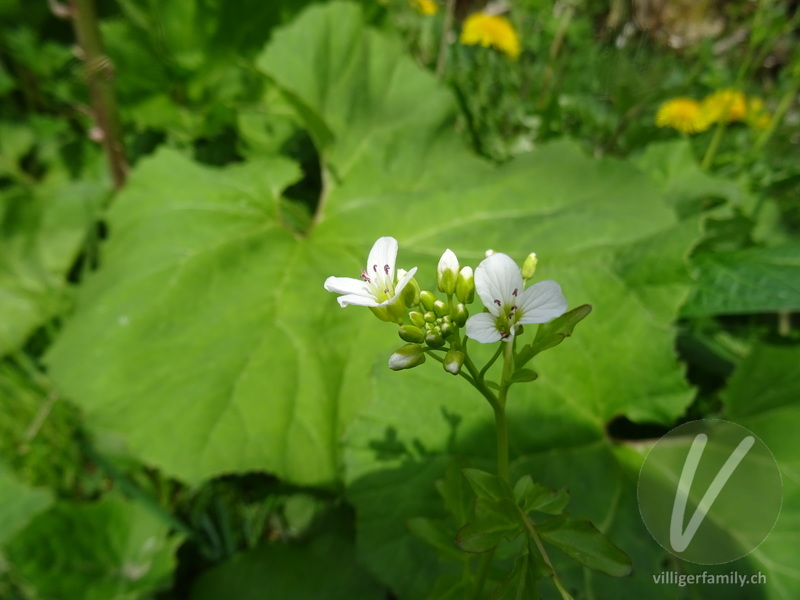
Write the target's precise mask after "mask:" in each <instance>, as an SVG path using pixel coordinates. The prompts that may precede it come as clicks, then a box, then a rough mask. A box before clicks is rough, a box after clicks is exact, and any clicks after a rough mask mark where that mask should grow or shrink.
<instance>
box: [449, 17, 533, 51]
mask: <svg viewBox="0 0 800 600" xmlns="http://www.w3.org/2000/svg"><path fill="white" fill-rule="evenodd" d="M459 41H460V42H461V43H462V44H464V45H467V46H483V47H484V48H489V47H492V48H495V49H496V50H499V51H500V52H502V53H503V54H505V55H506V56H508V58H510V59H512V60H515V59H517V58H518V57H519V54H520V44H519V37H517V32H516V31H515V30H514V27H513V25H511V23H510V22H509V20H508V19H506V18H505V17H501V16H500V15H493V14H490V13H486V12H477V13H473V14H471V15H470V16H468V17H467V19H466V20H465V21H464V26H463V28H462V30H461V37H460V38H459Z"/></svg>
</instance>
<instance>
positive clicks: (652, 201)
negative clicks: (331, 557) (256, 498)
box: [49, 3, 696, 483]
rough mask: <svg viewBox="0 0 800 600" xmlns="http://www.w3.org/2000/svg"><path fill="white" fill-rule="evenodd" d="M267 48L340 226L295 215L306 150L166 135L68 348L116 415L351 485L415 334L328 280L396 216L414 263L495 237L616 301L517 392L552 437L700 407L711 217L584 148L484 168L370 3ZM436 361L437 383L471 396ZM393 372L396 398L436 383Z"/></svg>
mask: <svg viewBox="0 0 800 600" xmlns="http://www.w3.org/2000/svg"><path fill="white" fill-rule="evenodd" d="M317 59H319V60H320V61H322V62H321V63H318V62H317ZM323 59H324V60H323ZM287 61H288V62H287ZM259 64H260V65H261V66H262V68H264V69H265V70H266V71H267V72H268V73H269V74H270V76H271V77H272V78H273V79H274V80H275V81H276V82H277V83H278V84H279V85H281V86H282V87H284V88H285V89H286V90H288V91H289V92H290V93H291V95H292V97H293V99H294V100H293V101H294V103H295V105H296V106H297V107H298V110H299V111H300V116H301V117H302V118H303V119H304V120H305V122H306V123H307V127H308V128H309V129H310V130H311V131H312V132H315V136H316V138H317V139H318V141H319V144H320V151H321V153H322V155H323V158H324V160H325V166H326V168H329V169H330V170H331V171H332V172H333V173H334V174H333V176H332V177H331V178H330V179H329V180H327V181H326V188H325V190H324V196H323V207H322V209H321V212H320V214H319V216H318V218H317V225H316V227H315V228H314V229H313V230H312V231H311V232H310V233H309V235H308V236H306V237H305V238H302V239H299V238H297V237H295V236H294V235H293V234H292V233H290V232H289V231H288V230H286V229H285V228H283V227H282V226H281V224H280V222H279V220H278V218H277V213H278V211H277V210H276V205H277V202H278V201H279V197H280V193H281V190H283V189H284V188H285V187H286V186H287V185H288V184H290V183H292V182H293V181H294V180H295V179H296V178H297V177H298V170H297V168H296V167H294V166H293V165H292V164H291V163H289V162H287V161H285V160H281V159H269V160H267V159H265V160H263V161H259V162H253V163H248V164H245V165H243V166H237V167H232V168H228V169H225V170H217V169H212V168H208V167H201V166H198V165H196V164H193V163H191V162H190V161H188V160H186V159H184V158H181V157H180V156H178V155H176V154H174V153H170V152H167V151H163V152H161V153H159V154H157V155H156V156H155V157H153V158H150V159H148V160H144V161H142V163H141V165H140V166H139V167H138V168H137V170H136V171H135V172H134V173H133V174H132V176H131V179H130V182H129V185H128V187H127V188H126V190H125V192H124V193H123V194H122V195H120V197H119V198H118V199H117V201H116V203H115V206H114V208H113V209H112V210H111V212H110V214H109V217H108V221H109V227H110V231H111V237H110V241H109V243H108V244H107V246H106V248H105V252H104V256H103V267H102V268H101V269H100V271H99V272H98V273H97V274H96V275H95V276H94V277H92V278H90V280H89V281H87V283H86V285H85V286H83V288H82V289H81V291H80V297H79V308H78V311H77V313H76V314H75V316H74V317H73V318H72V320H71V322H70V323H69V324H68V326H67V327H66V329H65V331H64V333H63V335H62V337H61V339H60V340H59V341H58V343H57V344H56V346H55V347H54V348H53V350H52V352H51V354H50V356H49V363H50V365H51V370H52V373H53V376H54V378H55V379H56V380H57V381H58V382H59V383H60V385H61V386H62V387H63V388H64V390H65V392H66V393H67V394H68V395H69V396H70V397H72V398H74V399H75V401H76V402H78V403H79V404H80V405H81V406H82V407H83V408H84V409H85V410H86V414H87V418H88V420H89V422H90V424H91V425H92V426H94V427H98V428H104V429H111V430H114V431H117V432H119V433H121V434H123V435H124V436H125V437H126V439H127V441H128V443H129V445H130V449H131V450H132V451H133V452H134V453H136V454H137V455H138V456H140V457H141V458H142V459H143V460H145V461H147V462H150V463H153V464H156V465H158V466H160V467H162V468H163V469H164V470H166V471H167V472H168V473H169V474H172V475H176V476H178V477H181V478H184V479H187V480H190V481H197V480H199V479H202V478H204V477H208V476H211V475H213V474H217V473H221V472H226V471H244V470H249V469H267V470H270V471H272V472H274V473H277V474H278V475H280V476H282V477H285V478H287V479H290V480H292V481H295V482H302V483H325V482H331V481H333V480H334V479H335V478H336V477H337V473H338V467H339V464H340V459H339V447H338V443H339V439H340V437H341V434H342V432H343V431H344V429H345V427H346V426H347V425H348V424H349V423H350V422H351V421H352V418H353V415H354V414H355V413H356V412H358V411H359V410H360V409H361V408H362V407H364V406H365V405H366V404H368V403H369V402H370V401H372V400H374V399H375V398H376V397H377V398H381V396H383V395H384V394H385V391H383V390H380V389H375V390H374V391H373V388H371V387H370V383H369V374H370V370H371V369H372V366H373V364H374V361H375V357H376V356H381V357H382V358H380V359H379V362H381V363H382V362H383V361H385V360H386V357H388V353H389V352H390V350H391V349H392V347H393V345H394V344H395V343H396V342H393V341H392V339H394V338H393V334H392V332H391V329H390V328H389V327H388V326H386V325H383V324H380V323H378V322H377V321H375V320H374V318H373V317H372V315H371V314H369V312H367V311H359V310H358V309H357V308H348V309H346V310H341V309H340V308H338V306H337V305H336V303H335V302H334V298H333V297H332V296H331V295H329V294H327V293H326V292H324V291H323V290H322V282H323V281H324V279H325V277H326V276H328V275H332V274H336V275H346V274H353V275H355V274H357V273H358V270H359V269H360V268H361V267H362V266H363V265H362V261H363V259H364V257H365V256H366V253H367V251H368V249H369V247H370V245H371V244H372V242H373V241H374V240H375V239H376V238H377V237H378V236H380V235H384V234H391V235H394V236H395V237H397V238H398V239H399V240H400V244H401V248H402V250H401V256H400V266H405V267H410V266H413V264H418V265H420V266H421V267H423V268H424V270H423V271H421V272H420V281H421V282H422V283H423V284H424V285H428V284H430V283H431V282H432V280H433V266H434V265H435V261H436V260H438V256H439V254H440V253H441V252H442V251H443V249H444V248H445V247H447V246H450V247H451V248H453V249H454V250H456V251H457V252H458V253H459V256H460V257H461V258H462V262H467V261H468V262H471V263H472V264H473V265H475V264H476V263H477V262H478V260H479V259H480V257H482V255H483V250H484V249H485V248H487V247H494V248H496V249H498V250H500V249H502V250H504V251H506V252H510V253H512V254H513V255H515V256H518V257H521V256H524V255H526V254H527V253H528V252H530V251H531V250H533V249H535V250H536V251H537V252H538V253H539V254H540V256H541V257H542V262H541V265H542V266H541V267H540V272H541V275H542V277H543V278H547V277H555V278H557V279H558V280H559V281H560V282H561V283H562V285H563V287H564V290H565V293H566V294H567V297H568V298H569V300H570V303H571V304H573V305H576V306H577V305H578V304H581V303H583V302H591V303H592V304H593V305H594V307H595V311H594V312H593V314H592V316H591V318H590V319H587V321H586V325H585V326H583V325H582V328H583V329H582V331H581V335H580V336H576V337H574V338H573V339H571V340H570V341H569V343H568V344H565V345H564V347H565V348H566V351H564V352H558V353H557V352H555V351H554V352H553V353H552V354H554V355H556V354H557V358H550V357H549V356H547V355H542V356H541V357H539V358H537V360H536V361H535V362H536V368H537V371H539V372H540V373H541V375H542V377H541V380H540V383H538V384H537V386H536V388H535V389H536V390H537V391H536V392H535V394H536V396H533V395H530V393H529V392H523V393H521V394H520V396H519V399H518V402H516V408H513V410H518V411H521V415H522V416H519V417H516V416H515V418H514V421H513V422H514V423H515V425H514V429H515V431H514V436H515V437H518V438H520V439H526V440H527V442H526V444H527V445H528V446H530V447H533V448H547V447H549V446H550V445H551V444H553V443H554V442H556V441H558V443H559V444H562V445H570V444H572V443H575V442H576V441H584V442H585V441H587V440H594V439H597V438H598V437H599V436H601V435H602V428H603V425H604V423H605V421H606V420H608V419H609V418H611V417H612V416H614V415H616V414H627V415H628V416H629V417H630V418H632V419H636V420H656V421H662V422H668V421H669V420H671V419H672V418H674V417H675V416H677V415H678V414H680V413H681V412H682V410H683V407H684V406H685V405H686V403H687V402H688V401H689V398H690V396H689V390H688V388H687V386H686V384H685V383H684V381H683V379H682V377H681V369H680V367H679V365H678V363H677V361H676V359H675V356H674V353H673V351H672V347H671V346H672V337H673V334H672V332H671V331H670V326H669V323H670V322H671V320H672V318H673V317H674V314H675V311H676V309H677V306H678V305H679V304H680V303H681V302H682V300H683V297H684V296H685V294H686V289H687V287H686V273H685V268H684V266H683V256H684V254H685V252H686V249H687V247H688V246H689V245H690V243H691V241H692V240H693V238H694V237H695V235H696V234H695V227H694V225H693V224H691V223H688V224H685V225H678V224H676V219H675V218H674V216H673V213H672V211H671V210H670V209H669V208H668V207H666V206H665V205H664V204H663V203H662V202H661V200H660V197H659V195H658V194H657V193H656V192H655V191H654V190H653V188H652V186H651V185H650V183H649V181H648V179H647V178H645V177H644V176H642V175H641V174H639V173H638V172H637V171H636V170H635V169H633V168H631V167H630V166H628V165H625V164H624V163H620V162H615V161H593V160H590V159H588V158H585V157H584V156H582V155H581V154H580V152H579V151H578V150H577V149H575V148H574V147H572V146H570V145H557V146H552V147H548V148H543V149H541V150H540V151H537V152H536V153H533V154H531V155H529V156H526V157H524V158H523V159H520V160H518V161H516V162H514V163H511V164H509V165H507V166H505V167H502V168H495V167H492V166H490V165H487V164H484V163H483V162H481V161H479V160H478V159H476V158H475V157H473V156H472V155H471V154H470V153H469V152H468V151H467V150H466V149H465V148H464V147H463V146H462V145H461V144H460V142H459V140H458V137H457V136H456V134H455V133H454V132H453V131H452V130H451V128H450V117H451V115H452V113H453V106H454V105H453V102H452V100H451V99H450V97H449V96H448V95H447V94H446V93H445V92H444V91H443V90H442V89H440V88H439V86H438V84H437V83H436V82H435V81H434V80H433V79H432V78H431V77H430V76H428V75H426V74H423V73H420V72H419V71H418V70H417V69H416V67H414V66H413V64H412V63H411V61H410V60H409V59H407V58H405V57H404V56H403V55H402V52H401V49H400V46H399V43H398V42H396V41H395V40H393V39H387V38H386V37H385V36H384V35H382V34H378V33H375V32H372V31H370V30H369V29H367V28H366V27H365V26H364V23H363V21H362V19H361V16H360V13H359V11H358V9H357V8H356V7H354V6H351V5H346V4H336V3H334V4H332V5H330V6H327V7H324V8H315V9H312V10H309V11H308V12H307V13H305V15H304V16H303V17H302V18H301V19H299V20H298V21H297V23H296V24H294V25H291V26H289V27H287V28H286V29H285V30H283V31H279V32H276V33H275V35H274V42H273V43H272V44H271V45H270V46H269V47H268V49H267V51H266V52H265V54H264V55H263V56H262V58H261V59H260V61H259ZM303 65H305V66H303ZM326 69H327V70H326ZM310 71H313V77H312V75H311V74H309V72H310ZM409 90H412V92H413V93H410V92H409ZM426 272H427V274H426ZM560 350H561V348H559V351H560ZM629 364H635V365H636V372H635V374H634V376H633V377H628V376H627V375H626V376H624V377H623V376H622V373H623V372H626V369H627V365H629ZM427 372H429V373H433V372H432V371H427ZM562 372H567V373H569V374H570V375H569V376H568V377H562V376H560V373H562ZM435 374H436V376H437V378H436V384H435V385H434V386H433V387H431V389H430V391H429V392H428V391H426V392H425V394H426V395H427V394H428V393H431V394H433V395H434V396H436V395H437V394H441V393H444V394H452V393H461V389H460V388H456V387H454V385H455V383H456V382H455V381H446V382H442V381H441V380H442V378H441V377H438V375H439V374H438V373H435ZM391 381H392V383H391V386H392V389H391V392H392V395H409V396H412V395H414V394H418V393H419V390H418V386H420V385H427V384H425V383H421V382H420V381H419V379H418V378H417V377H415V376H414V375H413V374H412V376H411V377H408V378H406V377H402V376H401V378H394V379H392V380H391ZM520 389H521V390H522V389H523V388H522V387H520ZM531 389H533V388H531ZM456 390H459V391H458V392H457V391H456ZM434 396H432V397H434ZM534 397H535V398H536V400H535V402H536V405H535V408H534V405H533V404H532V402H533V401H534V400H533V398H534ZM417 398H418V400H417V401H420V400H421V396H417ZM459 410H460V411H462V412H463V407H461V408H460V409H459ZM531 417H534V418H535V419H536V422H537V423H538V425H537V427H536V429H535V431H531V428H530V427H529V425H527V424H526V423H527V422H528V421H527V419H529V418H531ZM400 422H403V421H402V420H401V421H400ZM544 424H548V425H549V426H548V427H544V426H543V425H544ZM437 431H438V430H437ZM441 442H442V440H438V441H436V444H440V443H441ZM358 471H359V470H358V469H355V468H353V470H352V471H351V473H352V476H355V475H356V474H357V473H358Z"/></svg>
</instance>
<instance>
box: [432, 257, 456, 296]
mask: <svg viewBox="0 0 800 600" xmlns="http://www.w3.org/2000/svg"><path fill="white" fill-rule="evenodd" d="M456 277H458V258H457V257H456V255H455V253H454V252H453V251H452V250H450V248H448V249H447V250H445V251H444V254H442V258H440V259H439V266H438V267H437V269H436V283H437V285H438V286H439V291H440V292H442V293H444V294H452V293H453V292H454V291H455V290H456Z"/></svg>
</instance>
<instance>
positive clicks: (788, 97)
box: [753, 78, 800, 152]
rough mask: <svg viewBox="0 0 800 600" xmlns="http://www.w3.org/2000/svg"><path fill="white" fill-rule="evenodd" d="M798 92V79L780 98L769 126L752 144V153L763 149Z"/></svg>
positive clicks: (799, 86) (799, 88) (799, 89)
mask: <svg viewBox="0 0 800 600" xmlns="http://www.w3.org/2000/svg"><path fill="white" fill-rule="evenodd" d="M798 91H800V78H798V79H796V80H795V82H794V85H793V86H792V87H791V89H790V90H789V91H787V92H786V93H785V94H784V95H783V97H782V98H781V101H780V102H779V103H778V107H777V108H776V109H775V113H774V114H773V115H772V118H771V119H770V120H769V125H768V126H767V128H766V129H765V130H764V132H763V133H762V134H761V135H760V136H758V139H757V140H756V142H755V144H753V152H758V151H759V150H761V148H763V147H764V145H765V144H766V143H767V142H768V141H769V139H770V138H771V137H772V134H773V133H775V131H776V130H777V129H778V125H779V124H780V122H781V121H782V120H783V117H784V115H786V113H787V112H789V108H790V107H791V106H792V102H794V99H795V98H796V97H797V93H798Z"/></svg>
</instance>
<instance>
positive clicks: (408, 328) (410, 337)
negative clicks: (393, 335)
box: [397, 325, 425, 344]
mask: <svg viewBox="0 0 800 600" xmlns="http://www.w3.org/2000/svg"><path fill="white" fill-rule="evenodd" d="M397 335H399V336H400V339H401V340H403V341H404V342H414V343H415V344H421V343H422V342H424V341H425V332H424V331H422V329H420V328H419V327H415V326H414V325H401V326H400V329H398V330H397Z"/></svg>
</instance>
